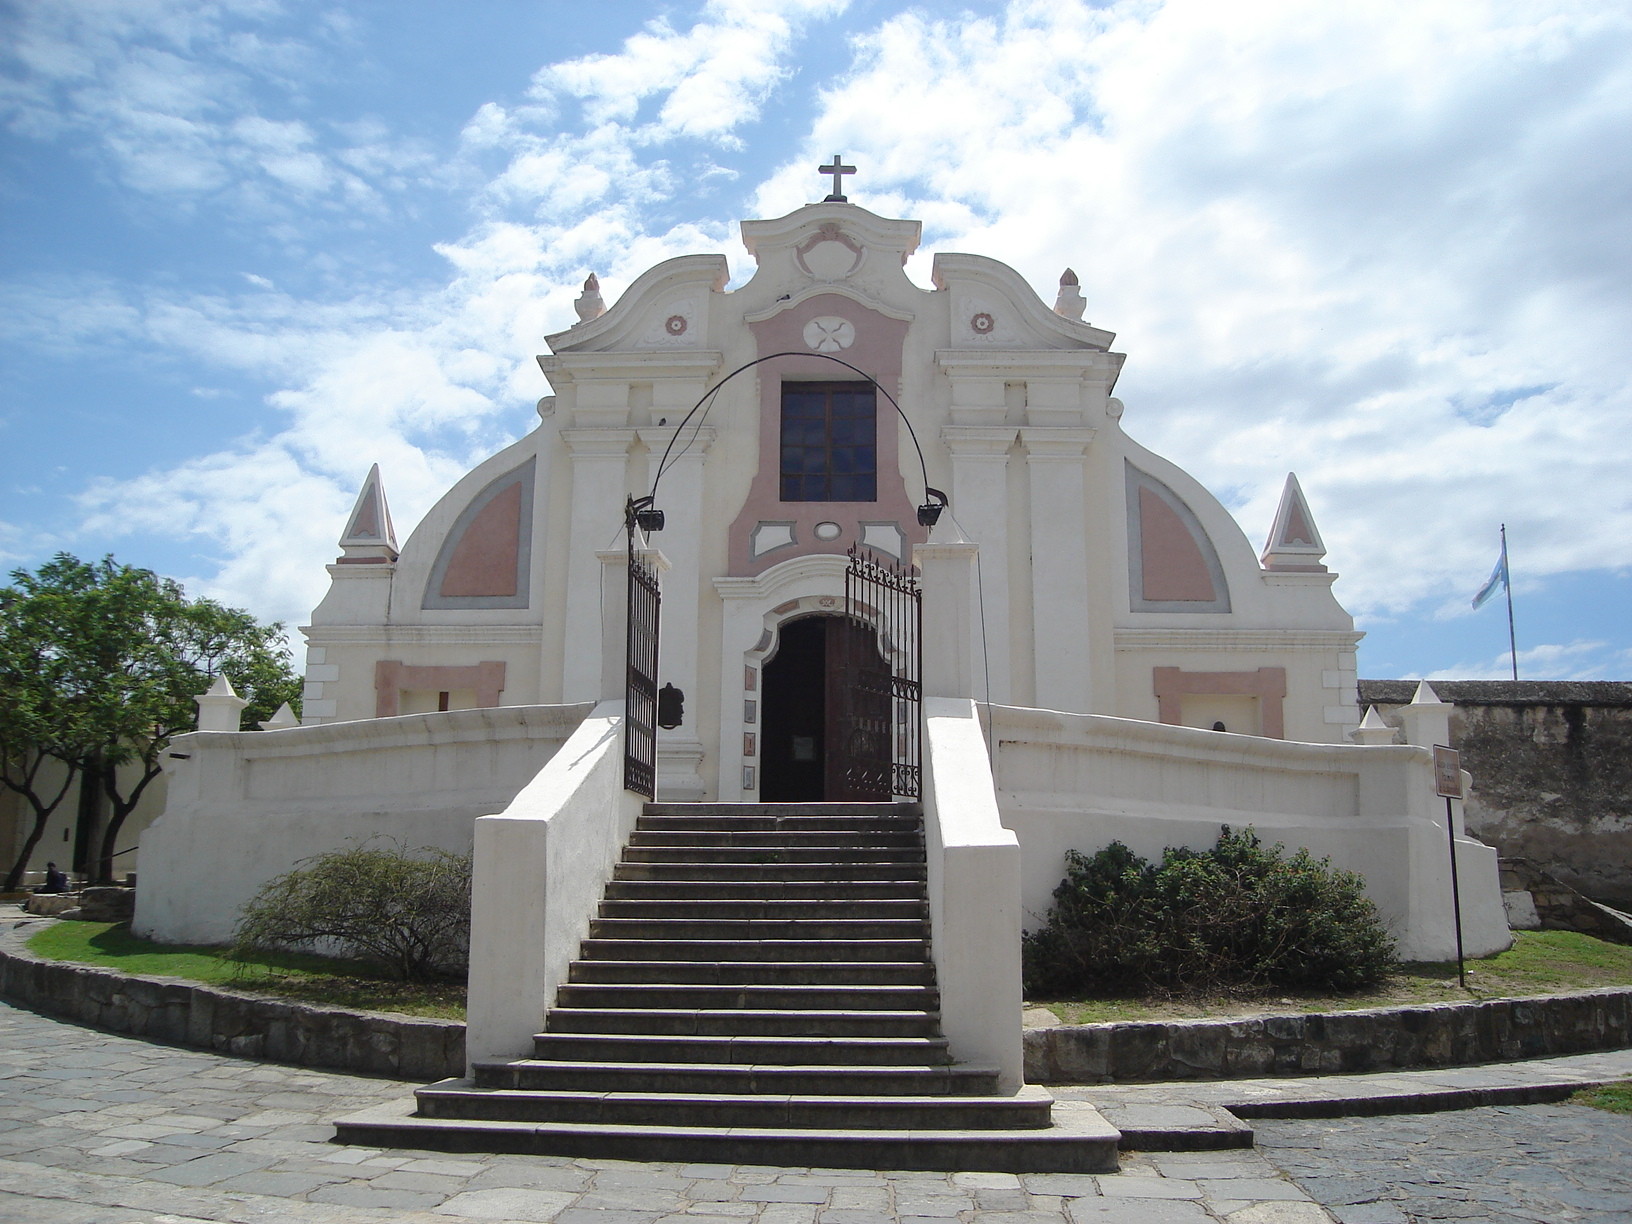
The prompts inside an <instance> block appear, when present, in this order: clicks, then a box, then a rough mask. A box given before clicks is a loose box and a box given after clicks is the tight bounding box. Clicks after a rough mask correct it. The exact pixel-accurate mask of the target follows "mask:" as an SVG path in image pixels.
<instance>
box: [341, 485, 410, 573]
mask: <svg viewBox="0 0 1632 1224" xmlns="http://www.w3.org/2000/svg"><path fill="white" fill-rule="evenodd" d="M396 559H397V531H396V528H395V527H393V526H392V525H391V507H390V506H388V505H387V504H386V501H385V482H384V481H382V480H381V479H380V465H379V464H377V463H376V464H375V465H374V466H373V467H371V468H369V469H368V477H367V479H365V480H364V481H363V487H362V490H361V491H360V492H359V493H358V494H357V504H356V505H354V506H353V507H352V508H351V517H350V518H349V519H347V520H346V529H345V531H343V532H342V533H341V534H340V556H339V557H337V558H335V561H336V563H337V564H339V565H389V564H390V563H391V562H393V561H395V560H396Z"/></svg>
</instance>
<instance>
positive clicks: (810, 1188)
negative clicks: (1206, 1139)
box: [0, 1004, 1632, 1224]
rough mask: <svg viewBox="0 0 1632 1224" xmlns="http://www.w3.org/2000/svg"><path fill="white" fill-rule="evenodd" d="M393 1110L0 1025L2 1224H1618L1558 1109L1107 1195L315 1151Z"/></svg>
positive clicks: (1616, 1199) (827, 1175)
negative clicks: (1449, 1222)
mask: <svg viewBox="0 0 1632 1224" xmlns="http://www.w3.org/2000/svg"><path fill="white" fill-rule="evenodd" d="M407 1090H408V1088H407V1086H405V1085H402V1084H398V1083H394V1082H390V1081H383V1080H371V1079H365V1078H360V1077H357V1076H349V1075H341V1074H336V1073H332V1072H325V1071H313V1070H307V1069H304V1068H297V1067H283V1066H276V1065H272V1064H266V1063H255V1062H247V1061H242V1060H237V1059H231V1058H224V1057H220V1056H218V1055H214V1054H208V1053H202V1052H198V1051H192V1050H179V1049H173V1048H169V1047H165V1046H158V1045H153V1044H151V1043H148V1042H145V1041H140V1040H137V1039H134V1038H129V1037H120V1036H113V1035H109V1034H106V1033H99V1032H94V1031H91V1030H88V1029H83V1028H79V1027H76V1026H74V1025H71V1024H66V1023H63V1022H61V1021H57V1020H52V1019H49V1018H47V1017H43V1016H39V1015H36V1014H34V1013H32V1012H28V1011H23V1010H19V1009H16V1008H13V1007H10V1006H7V1005H4V1004H0V1221H6V1222H10V1221H19V1222H20V1221H28V1222H30V1224H190V1222H192V1221H216V1222H226V1221H232V1222H234V1224H238V1222H244V1224H249V1222H251V1221H253V1222H256V1224H264V1222H266V1221H283V1220H289V1221H300V1222H307V1221H310V1222H324V1224H330V1222H333V1224H339V1222H341V1221H374V1220H379V1221H385V1220H390V1221H397V1222H403V1224H431V1222H433V1221H434V1222H435V1224H450V1221H457V1220H461V1219H464V1220H489V1221H518V1222H521V1221H525V1222H541V1221H554V1222H558V1224H655V1222H656V1221H686V1222H688V1224H711V1222H719V1224H726V1222H731V1224H750V1222H751V1224H873V1222H875V1221H920V1222H922V1224H931V1222H936V1224H949V1222H950V1221H952V1220H960V1221H977V1220H978V1221H983V1222H988V1224H1087V1222H1088V1221H1102V1222H1106V1224H1117V1222H1123V1224H1170V1222H1172V1224H1189V1222H1202V1221H1209V1220H1213V1221H1227V1222H1229V1224H1318V1222H1325V1221H1330V1220H1333V1219H1334V1218H1335V1219H1337V1220H1340V1221H1343V1222H1345V1224H1376V1222H1384V1221H1386V1222H1389V1224H1393V1222H1396V1221H1407V1220H1419V1219H1420V1220H1441V1219H1457V1220H1495V1221H1507V1220H1525V1221H1537V1220H1545V1221H1549V1222H1553V1221H1567V1220H1587V1221H1608V1220H1632V1119H1625V1118H1618V1117H1613V1116H1611V1115H1607V1114H1601V1113H1596V1112H1593V1111H1590V1110H1585V1109H1581V1108H1579V1107H1573V1106H1528V1107H1523V1108H1499V1109H1482V1110H1470V1111H1467V1112H1464V1113H1447V1114H1435V1115H1430V1116H1423V1117H1391V1118H1371V1119H1340V1120H1334V1121H1320V1122H1259V1123H1257V1124H1256V1125H1257V1127H1258V1130H1259V1133H1260V1135H1261V1136H1262V1140H1263V1143H1262V1147H1261V1149H1260V1151H1257V1152H1252V1151H1234V1152H1214V1153H1174V1154H1154V1155H1141V1154H1132V1155H1129V1156H1127V1157H1126V1158H1125V1159H1124V1161H1123V1172H1122V1173H1120V1174H1117V1175H1115V1176H1102V1177H1101V1176H1086V1175H1083V1176H1076V1175H1062V1174H1021V1175H1014V1174H1005V1173H954V1174H938V1173H872V1172H864V1171H854V1170H833V1169H792V1168H765V1167H758V1166H748V1165H682V1164H631V1163H626V1162H620V1161H594V1160H569V1159H557V1158H551V1157H536V1156H462V1155H461V1156H448V1155H443V1154H436V1153H426V1152H411V1151H379V1150H375V1149H369V1148H349V1147H338V1146H336V1145H334V1144H331V1143H330V1142H329V1141H328V1140H329V1137H330V1136H331V1135H332V1133H333V1131H332V1128H331V1127H330V1126H329V1125H328V1122H327V1121H326V1119H328V1118H331V1117H334V1116H335V1115H337V1114H341V1113H349V1112H352V1111H354V1110H357V1109H360V1108H363V1107H364V1106H367V1105H370V1104H374V1103H376V1102H379V1101H382V1100H386V1099H390V1098H392V1097H396V1096H400V1095H401V1094H402V1093H404V1092H406V1091H407ZM1317 1200H1318V1202H1317ZM1318 1203H1327V1204H1329V1205H1330V1208H1331V1213H1330V1214H1329V1213H1328V1211H1327V1210H1326V1209H1325V1208H1323V1207H1321V1206H1320V1205H1318Z"/></svg>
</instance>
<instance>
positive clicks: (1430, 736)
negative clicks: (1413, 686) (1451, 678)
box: [1400, 680, 1456, 748]
mask: <svg viewBox="0 0 1632 1224" xmlns="http://www.w3.org/2000/svg"><path fill="white" fill-rule="evenodd" d="M1455 709H1456V707H1455V706H1453V705H1451V704H1450V703H1449V702H1446V701H1441V700H1440V699H1439V694H1438V693H1436V692H1434V689H1433V686H1432V685H1431V684H1429V683H1428V681H1426V680H1424V681H1422V682H1421V683H1419V684H1418V685H1417V693H1416V696H1414V697H1412V698H1411V704H1410V705H1405V706H1401V707H1400V730H1401V731H1403V732H1404V734H1405V742H1406V743H1408V744H1416V745H1418V746H1419V747H1422V748H1432V747H1433V746H1434V745H1435V744H1443V745H1444V746H1445V747H1447V748H1449V747H1452V744H1451V713H1452V711H1453V710H1455Z"/></svg>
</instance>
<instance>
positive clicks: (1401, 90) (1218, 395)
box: [758, 0, 1632, 612]
mask: <svg viewBox="0 0 1632 1224" xmlns="http://www.w3.org/2000/svg"><path fill="white" fill-rule="evenodd" d="M860 50H861V54H860V57H859V60H858V64H857V67H856V69H855V71H854V72H853V73H852V74H850V75H849V76H848V77H847V78H845V79H844V80H842V81H840V82H838V83H837V84H835V85H834V86H833V87H832V88H831V89H829V90H828V92H827V93H826V94H825V95H824V98H823V109H822V112H821V114H820V115H819V116H818V118H817V120H816V122H815V124H814V127H813V131H812V135H811V138H810V139H809V140H808V141H807V142H806V143H805V145H804V147H803V150H802V151H801V154H800V156H799V157H798V158H797V159H795V160H794V161H792V162H790V163H789V164H788V165H786V166H785V167H784V168H783V169H782V170H781V171H780V172H779V173H778V174H777V175H775V176H774V177H772V178H771V179H770V180H769V181H767V183H766V184H765V185H764V187H763V189H762V191H761V193H760V196H759V201H758V202H759V204H760V206H761V210H762V211H764V212H768V213H774V212H776V211H780V210H782V209H785V208H787V207H789V206H791V205H793V204H795V203H797V202H800V201H801V199H802V198H803V196H802V195H801V190H802V189H803V187H804V184H805V183H806V181H807V179H808V174H809V170H808V167H809V165H810V164H812V163H811V160H810V159H811V158H812V157H814V156H820V155H822V154H825V153H826V152H827V151H828V150H830V149H837V148H842V149H844V150H845V151H846V154H847V156H849V157H850V158H851V160H852V161H853V162H854V163H855V164H857V165H859V166H861V167H862V171H861V173H860V174H859V175H858V176H857V179H856V181H855V186H854V187H853V188H852V189H851V198H852V199H853V200H857V201H858V202H860V203H863V204H866V205H867V206H869V207H875V208H877V207H879V203H878V202H879V201H880V200H881V199H882V200H887V201H889V204H890V206H891V207H896V208H899V209H900V210H901V211H902V213H903V214H904V215H909V216H922V217H925V218H926V220H928V221H929V223H930V224H929V229H928V231H927V235H926V236H927V238H928V241H929V242H930V243H932V244H933V245H935V246H938V247H941V248H943V249H944V248H947V247H951V248H954V249H963V250H974V251H979V252H982V253H987V254H991V255H995V256H997V257H998V258H1001V259H1003V260H1004V261H1005V262H1009V263H1012V264H1014V265H1015V266H1017V267H1018V268H1020V269H1021V270H1022V271H1023V272H1024V273H1026V274H1027V275H1028V276H1029V277H1030V278H1031V280H1032V283H1033V284H1034V285H1035V286H1036V287H1037V288H1038V290H1039V291H1040V292H1041V293H1042V294H1043V295H1044V296H1045V299H1046V298H1048V297H1049V296H1050V295H1051V293H1052V287H1053V281H1054V278H1055V277H1056V276H1057V275H1058V273H1059V271H1060V269H1061V268H1063V267H1065V266H1066V265H1068V264H1069V265H1070V266H1072V267H1074V268H1075V269H1076V270H1077V271H1078V273H1079V274H1080V275H1081V277H1082V281H1083V289H1084V292H1085V294H1086V295H1087V297H1088V299H1089V317H1090V318H1091V319H1093V320H1094V321H1095V322H1097V323H1100V324H1101V325H1103V326H1107V327H1112V328H1115V329H1117V330H1119V331H1120V333H1121V339H1120V341H1119V343H1118V345H1117V347H1118V348H1119V349H1124V350H1125V351H1127V352H1128V353H1129V354H1130V356H1129V362H1128V366H1127V368H1126V370H1125V372H1124V375H1123V381H1122V384H1121V387H1120V388H1119V391H1120V393H1121V394H1122V395H1123V397H1124V398H1125V399H1126V401H1127V403H1128V411H1127V415H1126V418H1125V424H1126V426H1127V428H1128V429H1129V431H1130V432H1131V433H1133V434H1135V435H1136V436H1138V437H1139V438H1140V439H1141V440H1142V441H1145V442H1147V444H1150V445H1152V446H1154V447H1155V448H1156V449H1158V450H1160V451H1162V452H1163V453H1165V454H1168V455H1169V456H1170V457H1172V458H1175V459H1176V460H1178V461H1179V462H1180V463H1181V464H1184V465H1185V466H1188V467H1190V468H1191V469H1192V470H1194V471H1195V472H1196V474H1197V475H1198V476H1199V477H1200V478H1201V479H1202V480H1203V481H1204V483H1207V484H1209V485H1210V486H1211V487H1213V488H1214V489H1220V490H1224V491H1225V493H1226V497H1227V500H1230V501H1231V502H1232V503H1233V504H1234V508H1236V509H1237V510H1238V511H1239V512H1240V515H1241V518H1242V521H1243V524H1244V525H1245V526H1246V528H1247V530H1248V531H1249V534H1255V535H1256V534H1261V533H1262V531H1264V530H1265V529H1267V526H1268V524H1269V521H1270V518H1271V516H1272V514H1273V511H1274V503H1275V498H1276V496H1277V495H1278V493H1279V489H1280V484H1281V481H1282V479H1283V478H1284V474H1285V472H1286V471H1287V470H1288V469H1289V468H1295V469H1296V470H1297V471H1298V472H1299V475H1300V477H1301V479H1302V481H1303V484H1304V487H1305V489H1306V490H1308V491H1309V494H1310V497H1311V500H1312V501H1313V503H1314V508H1315V513H1316V515H1317V518H1318V519H1319V521H1320V524H1321V528H1322V531H1323V533H1324V534H1325V536H1326V540H1327V543H1328V545H1329V546H1330V547H1331V549H1332V556H1331V558H1330V560H1332V561H1333V562H1335V563H1336V565H1337V567H1338V568H1339V569H1341V570H1343V571H1344V572H1345V574H1346V575H1347V576H1346V577H1345V579H1344V582H1343V584H1342V586H1341V587H1340V592H1341V594H1342V596H1343V597H1344V599H1345V600H1346V602H1348V603H1349V605H1350V606H1351V607H1352V608H1355V609H1356V610H1358V611H1361V612H1368V611H1377V610H1387V609H1394V610H1398V609H1401V608H1404V607H1407V606H1410V605H1413V604H1416V603H1418V602H1420V601H1422V600H1424V599H1435V598H1441V597H1444V596H1446V595H1447V594H1454V593H1456V592H1459V591H1460V590H1461V588H1462V586H1464V585H1466V583H1467V581H1468V580H1469V578H1470V576H1474V575H1479V574H1481V573H1482V571H1483V570H1488V567H1489V564H1490V561H1489V556H1488V555H1487V554H1488V552H1489V550H1490V549H1491V548H1492V547H1493V543H1494V539H1495V529H1496V524H1497V523H1498V522H1501V521H1506V522H1507V523H1508V524H1509V527H1510V529H1511V530H1515V531H1517V532H1519V533H1521V534H1522V535H1523V536H1524V537H1525V538H1527V539H1528V540H1529V541H1531V542H1532V547H1533V548H1534V550H1535V555H1536V558H1537V561H1538V563H1539V565H1540V566H1541V567H1542V568H1543V569H1545V570H1551V571H1561V570H1569V569H1579V568H1587V567H1596V566H1614V565H1625V564H1627V563H1628V562H1629V561H1632V503H1629V499H1628V497H1627V495H1626V493H1625V489H1626V483H1625V478H1624V473H1625V472H1626V471H1627V470H1628V465H1629V464H1632V436H1629V434H1628V431H1626V430H1625V429H1624V428H1623V427H1622V426H1621V424H1620V423H1621V422H1623V421H1624V420H1625V418H1626V414H1627V409H1628V406H1629V390H1632V388H1629V383H1628V379H1627V374H1626V371H1625V367H1624V362H1622V361H1621V359H1620V351H1621V348H1622V345H1621V344H1620V343H1619V342H1618V341H1617V340H1616V339H1615V337H1617V336H1621V335H1624V334H1625V333H1626V331H1627V329H1628V327H1632V311H1629V310H1628V299H1627V295H1626V293H1625V285H1626V284H1627V283H1628V280H1629V274H1632V238H1629V237H1628V231H1627V229H1626V227H1625V225H1624V216H1625V199H1626V197H1627V195H1628V194H1629V192H1632V151H1629V150H1628V149H1627V146H1626V143H1625V141H1624V140H1622V139H1620V138H1619V137H1617V136H1616V135H1614V133H1617V132H1624V131H1625V130H1626V127H1627V125H1628V121H1629V120H1632V55H1629V54H1628V52H1629V51H1632V14H1628V13H1626V12H1625V11H1624V10H1620V9H1618V8H1616V7H1613V6H1604V5H1599V4H1592V3H1584V2H1583V3H1572V2H1570V0H1560V2H1559V3H1543V2H1541V0H1537V2H1535V3H1511V4H1490V5H1477V6H1475V5H1467V4H1461V3H1442V4H1422V3H1416V2H1414V0H1413V2H1412V3H1405V2H1404V0H1392V2H1386V3H1376V4H1371V5H1367V6H1363V7H1360V6H1345V5H1338V6H1310V5H1307V4H1302V3H1291V0H1287V2H1286V3H1260V4H1251V5H1230V6H1218V5H1214V4H1209V3H1201V2H1199V0H1171V2H1169V3H1166V4H1153V3H1147V2H1138V3H1132V2H1129V3H1121V4H1113V5H1110V6H1108V7H1104V8H1090V7H1089V6H1087V5H1059V4H1054V3H1049V4H1046V5H1045V4H1041V3H1015V4H1012V5H1010V6H1009V8H1008V10H1007V11H1006V13H1005V15H1004V16H1003V17H1002V18H1001V19H986V18H971V17H965V16H959V17H950V18H932V17H930V16H927V15H926V14H925V13H923V12H920V11H914V12H910V13H907V14H904V15H902V16H900V17H897V18H894V19H892V20H890V21H887V22H885V23H884V24H883V25H882V26H880V27H879V28H878V29H877V30H875V31H873V32H872V33H871V34H869V35H867V36H865V37H863V38H862V39H861V40H860ZM927 258H928V255H927V252H926V254H925V255H924V256H921V257H920V258H919V259H918V260H916V261H915V262H914V265H913V267H914V268H915V269H916V273H915V274H917V275H918V276H919V277H920V279H923V269H924V268H925V265H926V264H927ZM1515 389H1526V394H1524V395H1522V396H1516V395H1515V394H1514V391H1515ZM1470 405H1471V406H1472V407H1471V408H1470ZM1232 489H1234V490H1240V492H1236V493H1234V494H1232V493H1231V492H1230V491H1231V490H1232ZM1564 489H1568V490H1571V491H1572V493H1573V496H1571V497H1562V496H1560V493H1561V490H1564ZM1583 501H1589V502H1590V504H1591V506H1592V510H1591V512H1590V514H1589V515H1587V516H1586V518H1585V520H1584V518H1583V514H1582V505H1583ZM1474 581H1475V584H1476V583H1477V577H1475V578H1474Z"/></svg>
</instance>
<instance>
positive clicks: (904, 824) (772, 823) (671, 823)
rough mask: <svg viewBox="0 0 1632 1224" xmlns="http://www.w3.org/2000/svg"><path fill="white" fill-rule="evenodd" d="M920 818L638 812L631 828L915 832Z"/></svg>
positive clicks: (860, 833) (744, 831)
mask: <svg viewBox="0 0 1632 1224" xmlns="http://www.w3.org/2000/svg"><path fill="white" fill-rule="evenodd" d="M923 827H924V824H923V821H922V820H919V819H918V818H917V817H914V816H723V817H722V816H689V815H688V816H661V815H660V816H649V815H648V816H641V817H638V818H637V819H636V821H635V828H637V829H641V830H646V829H694V830H719V831H721V832H732V833H746V832H755V831H759V832H770V833H775V832H801V831H809V832H813V833H834V832H846V831H853V832H855V833H857V834H859V835H862V836H866V835H868V834H871V833H874V832H878V833H902V832H907V833H917V832H921V831H922V829H923Z"/></svg>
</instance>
